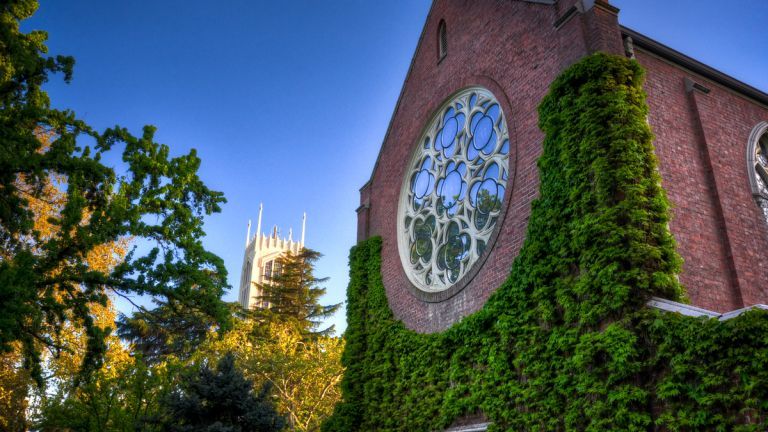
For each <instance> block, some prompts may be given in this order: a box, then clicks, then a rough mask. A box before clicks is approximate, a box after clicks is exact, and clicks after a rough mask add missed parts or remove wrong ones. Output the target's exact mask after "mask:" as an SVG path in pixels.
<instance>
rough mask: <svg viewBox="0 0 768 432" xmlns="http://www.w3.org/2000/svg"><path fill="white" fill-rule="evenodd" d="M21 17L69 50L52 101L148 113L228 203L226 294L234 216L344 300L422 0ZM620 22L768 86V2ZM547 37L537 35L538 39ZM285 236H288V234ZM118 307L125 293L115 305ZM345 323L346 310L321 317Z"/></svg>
mask: <svg viewBox="0 0 768 432" xmlns="http://www.w3.org/2000/svg"><path fill="white" fill-rule="evenodd" d="M41 3H42V5H41V7H40V10H39V11H38V13H37V14H36V15H35V16H34V17H33V18H32V19H30V20H29V21H28V22H26V23H25V24H24V26H23V29H25V30H31V29H43V30H47V31H48V32H49V43H48V46H49V48H50V51H51V53H52V54H67V55H72V56H74V57H75V59H76V61H77V63H76V66H75V75H74V80H73V81H72V83H71V84H69V85H65V84H64V83H63V82H62V81H61V80H59V79H53V80H52V81H51V82H50V83H49V84H48V85H47V86H46V88H47V90H48V91H49V94H50V95H51V98H52V101H53V104H54V105H55V106H56V107H58V108H70V109H73V110H74V111H75V112H76V113H78V115H79V116H80V117H81V118H83V119H85V120H86V121H87V122H89V123H90V124H92V125H93V126H95V127H97V128H106V127H109V126H113V125H115V124H120V125H121V126H124V127H127V128H129V129H130V130H131V131H133V132H134V133H139V132H140V130H141V127H142V126H143V125H145V124H152V125H155V126H157V127H158V132H157V135H156V137H157V140H158V141H159V142H162V143H165V144H168V145H169V146H170V147H171V149H172V152H173V153H174V154H182V153H186V152H188V151H189V149H191V148H196V149H197V150H198V154H199V155H200V157H201V158H202V161H203V163H202V167H201V170H200V175H201V177H202V178H203V180H204V181H205V182H206V183H207V184H208V185H209V186H210V187H211V188H213V189H216V190H220V191H223V192H224V193H225V195H226V197H227V200H228V203H227V204H226V205H225V206H224V208H223V211H222V213H220V214H217V215H214V216H212V217H210V218H209V219H208V220H207V222H206V231H207V233H208V236H207V238H206V240H205V243H206V246H207V247H208V248H209V249H210V250H211V251H213V252H215V253H217V254H218V255H220V256H221V257H222V258H223V259H224V261H225V263H226V265H227V268H228V270H229V281H230V284H231V285H232V286H233V287H234V289H233V290H232V291H231V292H230V293H229V294H227V295H226V297H225V299H226V300H229V301H234V300H236V299H237V284H238V281H239V277H240V266H241V263H242V257H243V247H244V242H245V232H246V224H247V221H248V219H253V220H254V224H255V219H256V217H257V215H258V207H259V203H260V202H263V203H264V218H263V226H264V227H265V228H266V229H269V228H270V227H272V225H275V224H276V225H278V226H279V227H280V228H281V231H282V233H283V234H284V235H287V232H288V229H289V228H290V227H293V229H294V232H295V233H298V232H299V231H300V227H301V215H302V213H303V212H305V211H306V212H307V215H308V216H307V237H306V242H307V246H308V247H310V248H312V249H315V250H318V251H320V252H321V253H323V254H324V255H325V256H324V257H323V258H322V259H321V260H320V262H319V263H318V265H317V268H316V275H317V276H328V277H330V281H329V282H328V283H327V284H326V287H327V288H328V295H327V296H326V298H325V299H324V302H325V303H332V302H333V303H336V302H342V301H343V300H344V292H345V289H346V284H347V280H348V277H347V255H348V252H349V248H350V247H351V246H352V245H353V244H354V243H355V236H356V216H355V212H354V210H355V208H356V207H357V205H358V199H359V198H358V189H359V187H360V186H362V185H363V183H365V181H367V179H368V177H369V176H370V171H371V169H372V167H373V164H374V161H375V159H376V155H377V153H378V149H379V146H380V144H381V140H382V139H383V137H384V133H385V132H386V127H387V124H388V122H389V118H390V116H391V114H392V110H393V108H394V106H395V103H396V99H397V96H398V94H399V91H400V87H401V85H402V82H403V79H404V77H405V73H406V71H407V69H408V65H409V63H410V60H411V56H412V55H413V52H414V49H415V47H416V42H417V39H418V37H419V34H420V32H421V28H422V25H423V23H424V20H425V18H426V15H427V12H428V10H429V4H430V2H429V1H425V0H397V1H373V0H370V1H362V0H344V1H334V2H332V1H330V0H328V1H295V2H257V1H235V0H227V1H220V2H210V1H178V0H174V1H121V2H112V1H97V0H91V1H66V2H61V1H52V0H42V1H41ZM611 3H613V4H614V5H616V6H618V7H619V8H621V9H622V11H621V12H620V15H619V17H620V21H621V23H622V24H624V25H626V26H628V27H630V28H633V29H634V30H637V31H639V32H641V33H644V34H646V35H647V36H649V37H652V38H654V39H656V40H658V41H659V42H662V43H664V44H666V45H669V46H671V47H673V48H675V49H677V50H678V51H681V52H683V53H685V54H688V55H690V56H692V57H694V58H697V59H699V60H700V61H703V62H704V63H707V64H709V65H710V66H713V67H715V68H717V69H719V70H721V71H723V72H726V73H728V74H731V75H733V76H734V77H735V78H737V79H740V80H742V81H744V82H746V83H748V84H751V85H753V86H755V87H757V88H759V89H762V90H764V91H765V90H768V49H766V46H768V32H767V31H766V23H768V2H766V1H765V0H735V1H731V2H722V1H717V2H715V1H694V0H680V1H674V2H671V1H669V0H667V1H658V0H653V1H651V0H643V1H639V0H614V1H612V2H611ZM542 43H546V41H542ZM294 237H298V235H295V236H294ZM119 306H120V308H121V310H123V311H125V312H128V311H129V309H128V308H127V306H126V305H124V304H122V303H120V304H119ZM332 322H333V323H335V324H336V325H337V329H339V330H343V328H344V327H345V324H344V314H343V312H342V313H340V314H339V315H338V316H337V317H335V318H334V319H333V320H332Z"/></svg>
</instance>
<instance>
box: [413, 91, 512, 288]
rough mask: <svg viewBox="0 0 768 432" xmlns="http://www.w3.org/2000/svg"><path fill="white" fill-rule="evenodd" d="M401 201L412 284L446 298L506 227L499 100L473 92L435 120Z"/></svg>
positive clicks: (505, 147)
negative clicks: (501, 226)
mask: <svg viewBox="0 0 768 432" xmlns="http://www.w3.org/2000/svg"><path fill="white" fill-rule="evenodd" d="M409 167H410V169H409V170H408V171H407V174H406V175H407V177H406V179H405V181H404V183H403V188H402V191H401V193H400V203H399V209H398V249H399V251H400V259H401V261H402V264H403V268H404V269H405V270H406V274H407V275H408V278H409V280H410V281H411V282H412V283H413V284H414V285H415V286H416V287H417V288H419V289H420V290H422V291H426V292H439V291H443V290H446V289H448V288H449V287H451V286H452V285H453V284H455V283H456V282H457V281H459V280H460V279H461V278H462V277H463V276H464V275H465V274H466V273H467V272H468V271H469V270H470V268H471V267H472V266H473V265H474V264H475V263H476V262H477V261H478V259H479V258H480V257H481V256H482V253H483V251H484V250H485V248H486V246H487V244H488V241H489V239H490V238H491V235H492V234H493V232H494V228H495V227H496V224H497V222H498V219H499V215H500V212H501V208H502V207H501V205H502V202H503V199H504V193H505V189H506V187H507V180H508V177H509V134H508V131H507V125H506V120H505V118H504V114H503V112H502V110H501V107H500V105H499V103H498V101H497V100H496V98H495V97H494V96H493V94H491V92H489V91H488V90H486V89H483V88H478V87H475V88H469V89H465V90H463V91H461V92H459V93H458V94H456V95H455V96H454V97H452V98H451V99H450V100H449V102H447V103H446V104H444V105H443V107H441V109H440V110H439V111H438V112H437V114H435V117H434V118H433V119H432V120H430V122H429V125H428V127H427V128H426V130H425V132H424V134H423V136H422V137H421V139H420V140H419V144H418V146H417V149H416V150H415V152H414V155H413V157H412V159H411V163H410V165H409Z"/></svg>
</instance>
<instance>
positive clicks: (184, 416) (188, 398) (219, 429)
mask: <svg viewBox="0 0 768 432" xmlns="http://www.w3.org/2000/svg"><path fill="white" fill-rule="evenodd" d="M252 387H253V384H252V383H251V381H249V380H247V379H245V378H244V377H243V374H242V373H240V371H238V370H237V369H236V368H235V359H234V356H233V355H232V354H226V355H224V357H222V358H221V360H220V361H219V362H218V365H217V366H216V370H215V371H214V370H211V369H210V368H209V367H208V364H207V363H206V364H204V365H203V366H202V367H201V368H200V370H199V372H198V374H197V376H193V377H190V378H189V379H188V380H186V381H184V382H182V385H181V388H180V389H178V390H177V391H175V392H173V393H171V395H170V397H169V398H168V399H167V401H166V405H165V408H166V412H165V416H164V419H163V421H162V422H161V423H162V425H163V429H164V430H167V431H173V432H198V431H199V432H225V431H226V432H239V431H243V432H245V431H249V432H250V431H253V432H275V431H279V430H281V429H282V428H283V426H284V424H285V421H284V420H283V418H282V417H280V416H279V415H278V414H277V412H276V411H275V409H274V407H273V405H272V403H271V402H270V400H269V390H270V386H269V385H268V384H267V385H264V386H263V387H262V389H261V391H260V392H259V393H258V394H255V393H254V392H253V388H252Z"/></svg>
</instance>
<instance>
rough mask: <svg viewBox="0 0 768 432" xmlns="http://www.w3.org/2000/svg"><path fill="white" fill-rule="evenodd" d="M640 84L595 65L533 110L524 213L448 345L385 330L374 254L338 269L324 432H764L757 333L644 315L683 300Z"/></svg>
mask: <svg viewBox="0 0 768 432" xmlns="http://www.w3.org/2000/svg"><path fill="white" fill-rule="evenodd" d="M643 76H644V72H643V70H642V68H641V67H640V66H639V65H638V64H637V63H636V62H634V61H632V60H627V59H624V58H620V57H615V56H610V55H607V54H594V55H592V56H589V57H586V58H584V59H583V60H581V61H580V62H578V63H577V64H575V65H573V66H571V67H570V68H569V69H568V70H566V71H565V72H564V73H563V74H562V75H561V76H560V77H558V78H557V79H556V80H555V81H554V83H553V84H552V86H551V88H550V92H549V94H548V95H547V96H546V97H545V98H544V100H543V101H542V103H541V105H540V107H539V124H540V127H541V129H542V130H543V131H544V133H545V139H544V143H543V153H542V156H541V158H540V159H539V170H540V180H541V186H540V196H539V198H537V199H536V200H535V201H534V202H533V203H532V209H531V217H530V220H529V225H528V231H527V235H526V241H525V243H524V245H523V247H522V248H521V250H520V253H519V255H518V257H517V258H516V259H515V261H514V264H513V265H512V269H511V273H510V276H509V278H508V279H507V281H506V282H505V283H504V284H503V285H502V286H501V287H499V289H498V290H497V291H496V292H495V293H494V294H493V295H492V296H491V298H490V299H489V300H488V302H487V303H486V304H485V306H484V307H483V308H482V309H481V310H480V311H478V312H476V313H474V314H473V315H470V316H469V317H467V318H465V319H463V320H462V321H460V322H459V323H457V324H455V325H454V326H452V327H451V328H450V329H448V330H446V331H444V332H441V333H436V334H428V335H425V334H418V333H416V332H413V331H411V330H408V329H406V328H405V327H404V325H403V324H402V323H401V322H399V321H398V320H396V319H395V318H394V317H393V315H392V312H391V310H390V309H389V306H388V304H387V298H386V295H385V292H384V287H383V284H382V281H381V258H380V248H381V239H379V238H371V239H369V240H366V241H364V242H361V243H360V244H358V245H357V246H356V247H354V248H353V249H352V252H351V254H350V284H349V288H348V300H349V305H348V309H347V314H348V325H349V327H348V329H347V333H346V338H347V344H346V350H345V352H344V355H343V357H342V361H343V363H344V365H345V366H346V368H347V370H346V374H345V377H344V379H343V381H342V391H343V402H342V403H340V404H339V405H337V407H336V410H335V412H334V415H333V416H332V417H331V418H330V419H329V420H328V421H327V422H326V423H325V424H324V427H323V429H324V430H325V431H334V432H337V431H374V430H378V431H439V430H442V429H445V428H447V427H449V426H451V425H452V424H454V422H455V421H456V420H457V419H460V418H462V417H466V416H477V415H481V416H483V417H485V418H487V419H488V421H489V422H491V426H490V428H489V430H490V431H501V430H509V431H521V430H531V431H533V430H535V431H565V430H568V431H570V430H572V431H606V430H622V431H648V430H674V431H688V430H739V431H762V430H766V426H767V425H768V419H767V418H766V416H767V415H768V316H767V315H766V314H765V313H764V312H761V311H753V312H748V313H746V314H744V315H742V316H740V317H738V318H735V319H732V320H729V321H726V322H720V321H718V320H715V319H708V318H691V317H684V316H681V315H678V314H670V313H664V312H661V311H658V310H654V309H651V308H647V307H645V304H646V302H647V301H648V299H649V298H650V297H651V296H659V297H664V298H667V299H671V300H677V301H684V300H685V298H684V292H683V289H682V287H681V286H680V284H679V283H678V282H677V279H676V277H675V275H676V274H677V273H678V272H679V269H680V258H679V257H678V256H677V254H676V252H675V244H674V240H673V238H672V236H671V234H670V233H669V231H668V229H667V223H668V220H669V204H668V202H667V200H666V197H665V194H664V191H663V190H662V188H661V186H660V185H661V179H660V178H659V175H658V173H657V171H656V159H655V157H654V154H653V145H652V138H653V137H652V134H651V131H650V128H649V126H648V124H647V122H646V120H645V119H646V115H647V111H648V108H647V105H646V103H645V93H644V92H643V89H642V83H643Z"/></svg>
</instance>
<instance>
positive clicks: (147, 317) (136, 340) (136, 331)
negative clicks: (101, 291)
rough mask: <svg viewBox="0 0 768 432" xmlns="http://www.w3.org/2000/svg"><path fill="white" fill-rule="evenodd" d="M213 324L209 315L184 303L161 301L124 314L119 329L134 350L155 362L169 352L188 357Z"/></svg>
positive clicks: (164, 357)
mask: <svg viewBox="0 0 768 432" xmlns="http://www.w3.org/2000/svg"><path fill="white" fill-rule="evenodd" d="M158 303H159V302H158ZM190 317H193V318H194V319H190ZM214 326H215V322H213V321H212V320H211V318H210V317H209V316H207V315H205V314H203V313H200V312H199V311H196V310H190V309H189V308H186V307H185V306H184V305H183V304H173V303H159V304H158V306H157V307H156V308H154V309H152V310H141V311H137V312H135V313H134V314H133V315H132V316H131V317H128V316H125V315H121V316H120V318H119V320H118V321H117V332H118V335H120V337H121V338H122V339H123V340H125V341H127V342H129V343H130V344H131V350H132V352H133V353H134V354H138V355H141V357H142V358H143V360H144V361H146V362H148V363H150V364H155V363H158V362H161V361H163V360H164V359H166V358H167V357H168V356H169V355H173V356H174V357H176V358H179V359H186V358H188V357H189V356H190V355H191V354H192V353H193V352H194V350H195V349H196V348H197V346H198V344H200V343H201V342H202V341H204V340H205V338H206V337H207V336H208V333H209V331H210V330H211V328H212V327H214Z"/></svg>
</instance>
